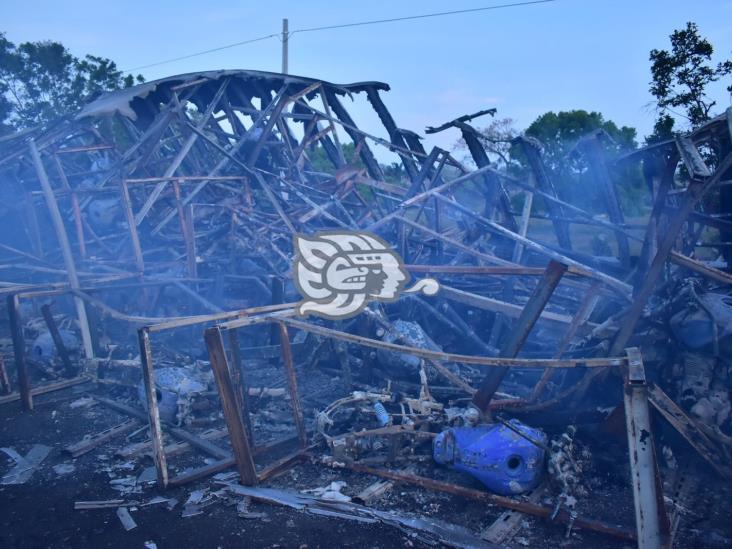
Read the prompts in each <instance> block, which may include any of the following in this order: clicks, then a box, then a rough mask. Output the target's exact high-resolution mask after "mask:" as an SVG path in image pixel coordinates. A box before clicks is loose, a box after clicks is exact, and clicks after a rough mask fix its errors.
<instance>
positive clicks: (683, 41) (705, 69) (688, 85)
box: [648, 22, 732, 142]
mask: <svg viewBox="0 0 732 549" xmlns="http://www.w3.org/2000/svg"><path fill="white" fill-rule="evenodd" d="M670 39H671V50H670V51H669V50H657V49H654V50H651V53H650V61H651V77H652V81H651V83H650V86H651V87H650V92H651V93H652V94H653V96H654V97H655V98H656V102H657V105H658V109H659V118H658V120H657V121H656V126H655V128H654V133H653V135H651V136H650V137H649V139H648V141H649V142H655V141H659V140H662V139H667V138H669V137H671V136H672V135H673V127H674V119H673V117H672V116H671V115H670V114H669V113H670V112H672V111H671V109H674V108H675V109H681V110H682V111H683V114H684V116H685V117H686V118H687V119H688V121H689V123H690V124H691V127H692V128H696V127H698V126H700V125H702V124H703V123H704V122H706V121H708V120H709V119H710V118H711V111H712V109H713V108H714V106H715V105H716V101H713V100H711V99H710V98H709V97H708V96H707V93H706V89H707V86H708V85H709V84H710V83H712V82H716V81H717V80H719V79H720V78H722V77H723V76H727V75H729V74H732V60H725V61H721V62H719V63H717V65H714V64H712V62H711V61H712V54H713V53H714V48H713V47H712V44H711V43H710V42H709V41H708V40H706V39H705V38H703V37H702V36H701V35H700V34H699V29H698V27H697V26H696V24H695V23H691V22H689V23H687V24H686V28H684V29H681V30H675V31H674V32H673V33H672V34H671V36H670ZM727 91H730V92H732V85H730V86H728V87H727Z"/></svg>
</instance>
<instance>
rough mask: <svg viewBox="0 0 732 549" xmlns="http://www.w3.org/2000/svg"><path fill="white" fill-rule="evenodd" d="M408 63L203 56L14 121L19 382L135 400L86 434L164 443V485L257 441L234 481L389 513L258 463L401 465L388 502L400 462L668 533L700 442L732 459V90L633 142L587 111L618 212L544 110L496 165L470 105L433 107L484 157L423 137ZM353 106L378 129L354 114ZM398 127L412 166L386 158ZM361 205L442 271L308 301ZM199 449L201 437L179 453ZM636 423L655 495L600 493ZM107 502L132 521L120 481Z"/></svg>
mask: <svg viewBox="0 0 732 549" xmlns="http://www.w3.org/2000/svg"><path fill="white" fill-rule="evenodd" d="M388 89H389V88H388V86H387V85H385V84H382V83H378V82H364V83H358V84H350V85H336V84H331V83H328V82H323V81H319V80H313V79H308V78H300V77H295V76H287V75H280V74H273V73H263V72H254V71H218V72H204V73H196V74H187V75H181V76H174V77H170V78H166V79H162V80H157V81H154V82H149V83H145V84H141V85H138V86H135V87H132V88H128V89H124V90H120V91H116V92H111V93H108V94H104V95H101V96H100V97H98V98H96V99H95V100H93V101H91V102H90V103H89V104H88V105H87V106H86V107H85V108H84V109H83V110H82V111H81V112H79V113H77V114H76V115H74V116H72V117H68V118H66V119H62V120H59V121H58V122H57V123H56V124H55V125H53V126H52V127H49V128H44V129H38V130H29V131H26V132H21V133H19V134H17V135H12V136H9V137H7V138H4V139H3V140H2V141H0V181H2V185H1V186H0V192H1V193H2V197H1V198H0V202H1V203H2V207H3V219H4V220H5V221H6V222H5V224H4V231H3V234H2V235H1V236H0V256H1V257H2V261H1V262H0V264H1V265H2V269H3V277H2V280H3V281H2V284H1V286H0V291H1V292H2V293H3V294H4V295H5V297H6V299H5V302H4V303H5V317H6V318H7V322H6V323H5V324H4V329H5V330H6V334H5V337H6V339H5V340H3V341H5V342H6V343H7V344H6V345H5V346H4V347H3V349H2V350H3V354H2V358H3V362H2V363H0V364H2V376H1V377H0V379H1V380H2V384H3V388H4V390H5V393H6V394H5V395H4V396H1V397H0V402H2V403H4V404H5V403H11V402H18V401H19V402H20V403H21V405H22V407H23V408H24V409H26V410H31V409H33V406H34V398H35V397H38V396H39V395H42V394H46V393H49V392H51V391H56V390H61V389H66V388H69V387H71V386H76V387H80V388H81V389H82V390H83V391H84V392H85V394H88V397H89V399H90V401H91V402H92V403H96V405H97V406H98V407H103V408H105V409H108V410H109V411H110V414H111V413H112V411H114V412H116V413H120V414H122V415H123V416H126V419H125V420H124V421H123V422H121V423H118V424H114V425H112V426H111V427H109V428H105V429H103V430H100V431H99V432H95V433H89V434H90V435H91V436H90V437H88V438H84V439H83V440H81V441H68V444H67V445H66V451H67V452H68V453H69V454H71V455H72V456H79V455H83V454H85V453H88V452H92V451H94V450H96V449H97V448H99V447H101V446H102V445H107V444H112V445H113V444H114V443H115V442H116V443H117V450H116V452H117V455H118V456H120V457H121V458H124V459H131V458H134V459H138V460H139V462H140V463H144V459H145V457H146V456H152V458H153V462H154V466H155V476H154V478H155V481H156V484H157V486H158V487H159V488H161V489H162V488H168V487H170V488H172V487H177V486H181V485H187V484H189V483H193V482H200V481H201V479H208V478H209V477H211V476H212V475H216V478H218V479H229V480H230V479H231V478H232V475H231V474H226V473H225V471H226V470H228V469H231V468H235V470H236V472H237V473H238V476H239V481H240V483H241V485H243V486H241V485H239V484H236V483H235V482H233V481H231V482H230V484H228V485H227V489H228V490H229V491H230V492H231V493H232V494H234V495H239V496H245V497H247V498H252V499H254V500H257V501H268V502H275V503H280V504H284V505H290V506H292V507H295V508H298V509H302V508H308V509H311V508H312V509H317V510H318V512H319V513H321V514H324V513H326V512H328V513H338V514H339V516H345V515H349V516H355V517H360V518H361V519H363V520H366V519H365V518H364V517H367V516H368V520H376V521H382V522H386V523H389V524H392V523H393V522H394V521H396V519H395V518H394V517H393V516H392V517H391V518H390V519H387V518H385V517H384V516H383V515H379V511H378V509H371V508H370V507H365V506H364V505H356V504H355V503H351V502H350V501H349V500H350V499H351V498H350V497H348V496H346V495H345V494H342V493H341V492H340V489H341V488H339V487H338V486H336V487H332V486H331V487H330V489H329V490H324V491H321V493H318V494H316V496H318V497H314V496H313V497H311V496H308V497H307V498H305V497H304V496H301V495H300V496H298V497H299V498H300V499H293V496H291V495H290V496H288V495H286V492H280V491H276V490H272V489H268V488H260V487H258V485H261V484H263V483H265V482H267V481H269V480H270V479H275V477H277V476H278V475H281V474H282V473H283V472H285V471H287V470H288V469H290V468H292V467H298V466H301V465H299V464H302V463H304V462H307V463H310V464H317V465H318V467H321V466H324V467H326V468H328V467H330V468H336V470H338V471H343V472H344V474H345V473H346V472H348V474H351V473H353V474H354V475H356V474H358V475H360V476H361V477H365V478H371V480H373V476H376V477H382V479H383V480H381V481H379V482H377V483H375V484H372V485H370V486H369V487H368V489H367V490H364V491H363V492H361V493H359V497H360V501H362V502H363V503H364V504H365V505H367V504H368V502H369V501H370V499H371V498H372V497H374V494H376V493H378V492H379V491H383V490H384V489H386V488H385V486H387V484H388V485H391V484H393V483H401V484H404V485H414V486H417V487H419V489H420V490H424V491H429V492H442V493H446V494H450V495H451V496H457V497H460V498H465V499H467V500H469V501H476V502H480V503H481V504H483V506H482V507H481V508H483V507H484V505H485V504H488V505H489V506H490V508H492V509H499V510H502V509H506V510H511V511H515V512H518V513H520V514H519V515H518V516H519V517H521V516H523V515H522V514H524V515H529V516H535V517H539V518H541V519H544V520H546V521H549V522H555V523H561V524H564V525H566V532H567V535H569V532H570V531H575V530H580V531H584V532H594V533H597V534H598V535H602V536H608V537H609V538H611V539H612V538H618V539H621V540H624V541H625V542H627V541H630V540H636V541H637V543H638V544H639V545H640V546H642V547H661V546H670V544H671V543H672V538H673V536H674V533H675V531H676V529H677V528H678V525H679V516H680V515H679V513H680V509H683V502H682V501H678V500H677V499H675V498H676V495H677V492H676V491H675V489H674V482H675V481H676V479H678V477H680V476H682V475H681V468H682V467H685V468H692V467H699V466H700V464H702V465H703V466H704V467H708V468H710V469H711V470H712V471H713V473H712V474H714V475H718V476H719V477H720V478H723V479H726V480H728V479H729V478H730V475H731V474H732V471H731V470H730V466H729V464H728V460H729V452H730V440H731V439H730V438H729V437H730V421H729V416H730V397H729V388H730V386H729V367H730V364H729V363H728V362H727V360H728V357H729V353H727V352H726V350H727V348H728V346H729V343H730V339H729V338H730V332H731V331H732V305H731V302H730V299H732V298H730V297H729V290H730V283H731V282H732V275H730V274H729V273H728V272H727V259H728V258H729V253H730V248H729V245H730V243H729V242H727V240H728V239H727V236H728V235H729V234H730V227H732V220H730V219H729V216H728V215H727V212H728V211H729V210H728V206H729V203H730V198H731V197H730V196H729V194H730V189H732V187H730V186H729V177H730V174H732V170H730V166H731V165H732V146H731V135H732V111H730V110H728V112H727V113H726V114H725V115H723V116H720V117H718V118H715V119H714V120H712V121H711V122H709V123H708V124H706V125H705V126H704V127H702V128H700V129H698V130H696V131H694V132H693V133H691V134H689V135H684V136H679V137H677V138H676V139H675V140H673V141H668V142H662V143H658V144H656V145H653V146H650V147H646V148H644V149H640V150H637V151H634V152H633V153H630V154H627V155H625V156H623V157H616V158H613V157H610V156H609V155H608V154H607V150H606V148H605V147H604V146H603V139H605V137H604V136H603V135H602V134H600V133H596V134H592V135H587V136H584V137H582V139H581V140H580V142H579V143H578V144H577V147H576V152H575V154H578V155H582V156H583V158H585V159H586V161H587V163H588V165H589V166H590V169H591V170H592V174H593V180H594V181H595V182H596V185H597V186H598V188H599V190H600V193H601V195H602V197H603V200H604V204H605V207H606V215H596V214H595V213H590V212H587V211H585V210H583V209H582V208H580V207H578V206H576V205H573V204H572V203H570V202H569V201H566V200H563V199H561V198H559V196H558V195H557V192H556V190H555V187H554V184H553V182H552V180H551V177H550V175H549V172H548V170H547V169H546V167H545V166H544V161H543V158H542V154H541V144H539V143H537V142H535V141H534V140H531V139H528V138H524V137H520V138H518V139H517V140H516V143H515V145H516V146H517V147H519V148H520V150H521V151H522V153H523V155H524V157H525V159H526V161H527V163H528V166H529V167H530V173H529V177H528V178H527V179H522V178H517V177H514V176H512V175H510V174H509V173H507V172H506V171H505V170H501V169H498V168H497V166H496V165H495V164H494V163H492V162H491V160H490V158H489V156H488V153H487V152H486V150H485V148H484V144H483V142H482V140H481V137H480V134H479V133H478V132H477V131H476V130H475V128H474V127H473V125H471V122H472V119H473V118H474V117H475V116H476V115H473V116H472V117H471V116H465V117H461V118H458V119H456V120H454V121H452V122H449V123H447V124H444V125H442V126H440V127H437V128H429V129H428V130H427V131H428V133H433V132H438V131H444V130H447V129H450V128H452V129H457V130H459V131H460V132H461V135H462V137H463V138H464V140H465V142H466V144H467V146H468V149H469V151H470V155H471V156H472V159H473V162H474V164H475V166H474V167H473V166H467V165H465V164H464V163H461V162H460V161H458V160H457V159H456V158H455V157H454V156H453V155H452V154H451V153H450V152H448V151H445V150H442V149H439V148H433V149H432V150H425V148H424V147H423V145H422V142H421V141H422V140H421V139H420V137H419V136H418V135H417V134H416V133H414V132H412V131H409V130H405V129H401V128H399V127H398V126H397V124H396V122H395V120H394V119H393V118H392V115H391V114H390V112H389V111H388V110H387V108H386V106H385V104H384V102H383V99H382V94H383V92H385V91H387V90H388ZM354 98H355V99H356V100H357V101H359V102H360V103H359V106H358V108H356V109H349V108H348V106H349V104H350V101H351V99H354ZM357 111H358V112H359V113H360V114H362V115H364V117H365V118H368V117H370V119H371V122H372V123H374V124H375V123H376V122H378V123H380V125H381V128H382V129H381V130H380V131H378V132H377V131H374V132H373V133H369V132H366V131H364V130H363V129H361V128H362V127H364V126H363V125H362V124H359V123H358V122H357V120H356V119H357V118H358V117H357V116H356V114H355V113H356V112H357ZM478 114H486V113H485V112H483V113H478ZM375 148H382V149H383V150H384V151H387V152H388V154H391V155H393V156H394V158H395V160H396V161H398V163H399V166H400V173H402V174H403V176H401V177H396V178H394V177H392V176H388V175H387V174H385V169H384V166H383V164H382V163H380V162H379V161H378V160H377V158H379V156H378V155H376V154H375V153H374V150H375ZM619 164H624V165H628V164H632V165H634V166H636V167H637V168H638V169H642V170H643V174H644V176H645V178H646V183H647V190H648V196H649V203H650V204H651V206H652V207H651V211H650V214H649V215H648V216H647V218H645V217H644V218H643V221H642V223H638V222H636V221H634V222H628V221H627V220H626V219H625V217H624V212H623V210H622V208H621V206H620V203H619V200H618V197H617V192H616V185H617V181H616V180H615V176H616V174H615V170H614V167H615V166H617V165H619ZM537 206H539V207H540V208H541V210H542V211H543V212H545V215H541V216H537V215H536V212H537ZM517 210H520V211H517ZM720 212H721V213H720ZM341 229H342V230H348V231H366V232H369V233H373V234H375V235H378V236H379V237H380V238H382V239H383V240H385V241H387V242H389V243H390V244H391V245H393V247H394V249H395V250H396V251H398V252H399V254H400V255H401V257H402V258H403V260H404V262H405V264H406V269H407V270H408V271H409V272H410V273H411V274H412V276H415V277H419V276H424V275H425V274H429V276H431V277H434V278H437V279H438V280H439V281H440V284H441V289H440V292H439V293H438V294H437V295H436V296H434V297H424V296H416V295H411V294H410V295H404V296H402V298H401V299H400V300H399V301H397V302H395V303H388V304H380V303H374V304H372V305H371V306H370V307H369V308H367V309H365V310H364V311H363V312H362V313H361V314H360V315H358V316H356V317H354V318H352V319H348V320H343V321H324V320H320V319H316V318H314V317H308V318H301V317H298V316H297V315H296V311H295V305H296V302H297V301H298V300H299V299H300V297H299V296H298V294H297V291H296V290H295V287H294V285H293V283H292V273H291V268H292V261H293V237H294V235H295V234H314V233H316V232H318V231H322V230H341ZM588 233H589V234H598V233H603V234H607V235H608V237H609V238H608V243H609V249H610V250H611V251H612V255H611V256H604V257H599V256H596V255H594V254H593V253H592V250H591V248H590V247H589V246H588V241H589V238H588V237H587V235H588ZM700 251H703V252H704V253H701V254H700V253H699V252H700ZM701 258H706V259H704V260H702V259H701ZM91 399H93V400H91ZM131 432H135V433H137V435H138V440H136V441H133V442H130V441H125V440H124V439H122V438H121V436H122V435H124V434H128V433H131ZM608 441H610V442H608ZM613 444H615V445H619V446H620V450H618V449H617V448H614V449H613V448H612V445H613ZM194 450H195V452H200V453H201V456H206V457H207V462H204V463H202V462H201V461H200V459H199V461H198V463H196V462H195V459H191V460H189V461H188V462H186V463H185V465H181V466H177V465H176V464H175V461H176V460H177V459H181V458H180V457H179V456H182V455H184V454H186V453H188V454H187V455H189V457H190V454H191V452H194ZM613 451H614V452H616V453H617V455H620V456H625V458H624V459H625V461H624V462H623V464H622V465H619V464H618V461H619V460H618V459H617V458H614V457H611V458H608V459H606V461H614V462H615V465H614V466H615V469H616V470H617V472H618V474H619V475H625V476H626V478H625V480H626V482H627V484H626V491H625V492H623V494H624V497H627V506H626V507H625V509H626V510H633V509H634V511H635V513H634V514H633V513H632V512H631V513H630V514H628V513H625V514H623V513H622V512H621V511H620V510H618V515H617V516H612V514H610V515H609V516H606V517H597V516H593V515H592V514H588V513H587V511H588V510H591V509H593V508H594V507H588V506H585V500H587V499H589V496H588V495H587V494H588V488H587V485H588V483H589V482H590V478H589V477H590V476H591V473H590V469H591V467H593V465H592V464H591V463H589V462H592V461H595V462H598V461H599V462H602V461H603V458H602V455H603V454H604V453H606V452H613ZM195 452H194V453H195ZM681 454H683V455H684V456H690V457H689V458H688V459H686V458H684V459H683V460H682V459H681V458H680V457H679V456H680V455H681ZM628 456H630V457H628ZM41 459H43V458H41ZM682 461H683V464H682V463H681V462H682ZM674 463H675V465H673V466H672V464H674ZM594 467H597V463H595V464H594ZM547 479H549V480H547ZM134 484H135V482H134V479H133V482H132V485H134ZM334 493H337V495H338V496H343V499H338V497H335V498H334V497H333V494H334ZM323 494H330V496H331V497H330V498H325V499H323ZM198 499H199V500H200V498H198ZM591 499H592V500H593V504H596V503H597V499H598V497H597V496H595V497H593V498H591ZM324 501H326V502H329V503H324ZM335 502H337V503H335ZM78 503H80V504H81V505H80V507H79V508H89V507H90V506H91V507H92V508H93V507H94V505H93V504H90V503H89V502H78ZM196 503H197V502H195V501H193V502H192V503H191V505H196ZM110 505H114V506H117V507H119V509H122V510H123V511H121V512H120V513H118V514H120V520H122V522H123V524H125V522H127V523H128V524H129V521H128V517H129V513H128V512H127V507H126V506H125V505H124V503H123V502H122V503H119V502H118V503H117V504H114V503H112V504H110ZM611 506H612V505H611ZM367 509H368V510H367ZM494 519H495V522H494V523H492V522H491V521H489V522H488V523H487V524H483V526H484V527H485V528H484V531H483V533H482V534H483V538H482V540H481V538H480V537H478V534H477V533H476V532H472V533H471V532H470V531H463V530H459V529H457V528H454V529H453V530H450V528H447V527H445V526H444V525H442V526H441V527H439V528H438V527H437V526H435V523H434V522H430V521H427V522H429V524H427V523H419V524H417V523H416V522H409V521H406V520H403V521H402V522H399V521H396V522H399V525H398V527H400V528H407V529H410V528H411V529H415V530H417V531H418V532H419V535H420V536H425V537H426V538H428V539H432V540H433V541H434V540H439V541H441V542H443V543H449V544H453V545H455V546H471V545H473V544H477V543H485V542H493V543H502V542H505V541H506V540H507V539H510V537H511V536H515V535H516V534H517V532H518V531H519V530H520V528H521V526H520V519H516V518H515V517H513V518H511V519H510V521H509V520H507V519H506V517H504V516H503V515H501V516H496V517H494ZM129 520H132V518H131V517H129ZM681 520H683V519H681ZM389 521H391V522H389ZM408 522H409V524H407V523H408ZM504 523H510V524H512V525H513V526H512V527H511V528H507V527H506V526H505V524H504ZM132 524H134V520H132ZM446 528H447V529H446ZM450 532H452V534H451V533H450Z"/></svg>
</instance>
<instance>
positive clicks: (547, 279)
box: [472, 261, 567, 411]
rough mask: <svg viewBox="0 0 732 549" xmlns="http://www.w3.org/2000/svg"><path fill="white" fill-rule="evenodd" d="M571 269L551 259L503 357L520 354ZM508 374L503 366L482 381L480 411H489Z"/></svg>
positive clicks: (477, 398)
mask: <svg viewBox="0 0 732 549" xmlns="http://www.w3.org/2000/svg"><path fill="white" fill-rule="evenodd" d="M566 271H567V266H566V265H564V264H563V263H558V262H556V261H551V262H550V263H549V265H548V266H547V268H546V272H545V273H544V276H543V277H542V278H541V280H540V281H539V284H538V285H537V286H536V288H535V290H534V293H533V294H532V295H531V297H530V298H529V301H528V302H527V303H526V306H525V307H524V310H523V311H522V312H521V316H520V317H519V319H518V321H517V322H516V326H515V328H514V329H513V330H512V331H511V335H510V337H509V339H508V341H506V343H505V344H504V346H503V347H502V349H501V356H503V357H509V358H514V357H516V356H517V355H518V352H519V351H520V350H521V347H522V346H523V344H524V342H525V341H526V338H527V337H529V333H530V332H531V330H532V329H533V327H534V324H536V321H537V320H539V317H540V316H541V313H542V311H543V310H544V307H546V304H547V303H549V299H551V297H552V294H553V293H554V289H555V288H556V287H557V285H558V284H559V281H560V280H561V279H562V276H563V275H564V273H565V272H566ZM507 373H508V368H506V367H505V366H504V367H499V368H495V369H492V370H491V371H489V372H488V374H486V376H485V378H484V379H483V382H482V383H481V384H480V387H479V388H478V391H477V392H476V393H475V394H474V395H473V400H472V404H473V406H475V407H476V408H477V409H478V410H480V411H487V410H488V405H489V404H490V402H491V399H492V398H493V395H494V394H495V392H496V391H497V390H498V387H499V386H500V384H501V381H503V378H504V377H505V376H506V374H507Z"/></svg>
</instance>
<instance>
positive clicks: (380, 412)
mask: <svg viewBox="0 0 732 549" xmlns="http://www.w3.org/2000/svg"><path fill="white" fill-rule="evenodd" d="M374 412H376V419H377V421H378V422H379V425H381V426H382V427H386V426H387V425H389V422H390V421H391V417H390V416H389V412H387V411H386V408H384V405H383V404H382V403H381V402H374Z"/></svg>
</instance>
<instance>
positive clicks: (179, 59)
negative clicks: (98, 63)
mask: <svg viewBox="0 0 732 549" xmlns="http://www.w3.org/2000/svg"><path fill="white" fill-rule="evenodd" d="M277 36H279V34H268V35H267V36H260V37H259V38H252V39H251V40H244V41H243V42H235V43H234V44H227V45H226V46H219V47H218V48H211V49H210V50H204V51H199V52H196V53H191V54H189V55H182V56H180V57H173V58H172V59H166V60H164V61H158V62H156V63H150V64H149V65H140V66H139V67H132V68H131V69H125V70H123V71H122V72H132V71H139V70H140V69H148V68H150V67H157V66H158V65H165V64H166V63H172V62H174V61H182V60H183V59H190V58H191V57H198V56H199V55H206V54H207V53H213V52H215V51H221V50H225V49H228V48H234V47H236V46H243V45H244V44H251V43H253V42H261V41H262V40H267V39H268V38H275V37H277Z"/></svg>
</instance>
